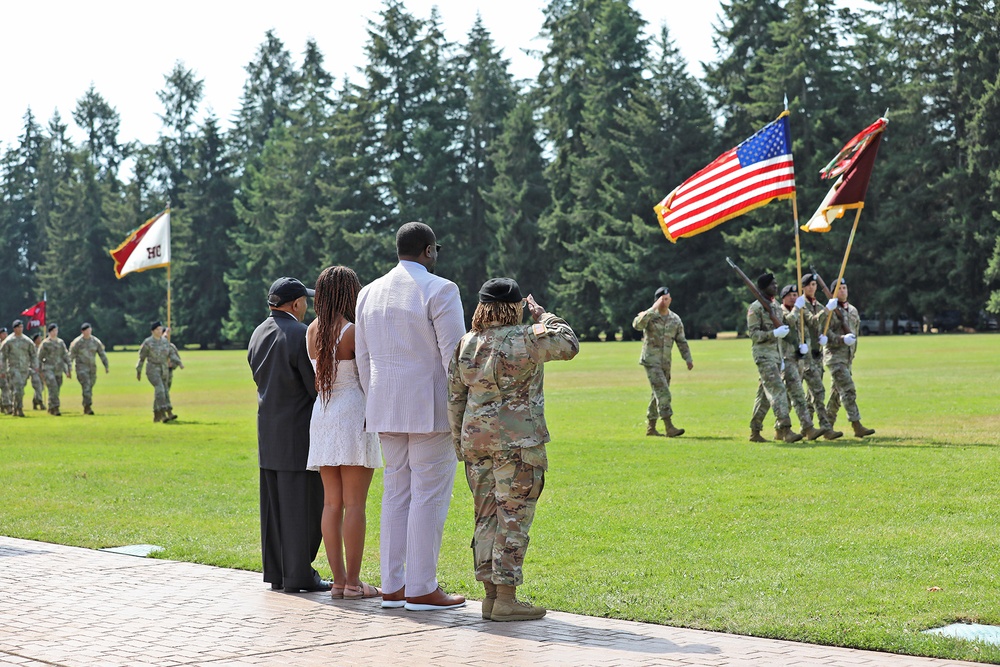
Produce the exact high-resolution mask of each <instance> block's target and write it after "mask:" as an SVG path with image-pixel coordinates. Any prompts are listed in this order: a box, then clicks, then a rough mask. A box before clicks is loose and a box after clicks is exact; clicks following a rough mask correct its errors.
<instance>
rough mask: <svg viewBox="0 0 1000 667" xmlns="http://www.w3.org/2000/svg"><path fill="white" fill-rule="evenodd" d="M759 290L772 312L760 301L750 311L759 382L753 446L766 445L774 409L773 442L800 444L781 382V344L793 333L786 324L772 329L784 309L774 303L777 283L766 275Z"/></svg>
mask: <svg viewBox="0 0 1000 667" xmlns="http://www.w3.org/2000/svg"><path fill="white" fill-rule="evenodd" d="M757 287H758V288H759V289H760V291H761V292H763V294H764V296H765V297H766V298H768V299H769V300H770V304H769V306H770V312H768V311H767V310H764V306H763V304H761V302H760V301H756V300H755V301H754V302H753V303H752V304H750V309H749V310H748V311H747V333H748V334H749V336H750V340H751V341H753V346H752V347H751V352H752V354H753V360H754V363H755V364H757V373H758V374H759V375H760V380H759V381H758V382H757V397H756V399H755V400H754V406H753V416H752V417H751V418H750V442H767V440H765V439H764V437H763V436H762V435H761V433H760V432H761V429H762V428H763V427H764V415H766V414H767V409H766V408H763V409H762V406H764V405H765V401H766V404H767V405H770V406H771V409H772V410H774V416H775V418H776V421H775V426H774V429H775V430H774V439H775V440H782V441H784V442H798V441H799V440H801V439H802V436H801V435H800V434H798V433H795V432H794V431H792V421H791V419H790V418H789V415H788V392H787V390H786V389H785V383H784V381H783V380H782V379H781V367H782V351H781V346H782V341H781V339H783V338H784V337H785V336H787V335H788V332H789V330H790V328H789V326H788V325H787V324H782V325H780V326H778V327H773V320H772V316H773V317H774V319H776V320H777V321H779V322H781V321H782V314H781V308H780V306H778V304H776V303H775V302H774V296H775V295H776V294H777V293H778V286H777V284H776V283H775V282H774V274H771V273H764V274H762V275H760V276H759V277H758V278H757Z"/></svg>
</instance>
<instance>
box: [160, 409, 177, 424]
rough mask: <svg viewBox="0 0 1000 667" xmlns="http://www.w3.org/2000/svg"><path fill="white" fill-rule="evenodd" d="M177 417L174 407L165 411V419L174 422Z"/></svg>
mask: <svg viewBox="0 0 1000 667" xmlns="http://www.w3.org/2000/svg"><path fill="white" fill-rule="evenodd" d="M175 419H177V415H175V414H174V410H173V408H167V409H166V410H164V411H163V421H165V422H172V421H173V420H175Z"/></svg>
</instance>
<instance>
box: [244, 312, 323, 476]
mask: <svg viewBox="0 0 1000 667" xmlns="http://www.w3.org/2000/svg"><path fill="white" fill-rule="evenodd" d="M247 361H249V362H250V369H251V370H252V371H253V379H254V382H256V383H257V459H258V463H259V465H260V467H261V468H267V469H269V470H285V471H290V470H305V469H306V460H307V459H308V458H309V420H310V418H311V417H312V409H313V402H314V401H315V400H316V374H315V372H314V371H313V367H312V364H311V363H310V361H309V355H308V354H307V353H306V325H304V324H302V323H301V322H299V321H298V320H296V319H295V317H293V316H292V315H290V314H288V313H285V312H283V311H278V310H272V311H271V316H270V317H268V318H267V319H266V320H264V321H263V322H262V323H261V324H260V325H259V326H258V327H257V328H256V329H255V330H254V332H253V335H252V336H250V347H249V350H248V352H247Z"/></svg>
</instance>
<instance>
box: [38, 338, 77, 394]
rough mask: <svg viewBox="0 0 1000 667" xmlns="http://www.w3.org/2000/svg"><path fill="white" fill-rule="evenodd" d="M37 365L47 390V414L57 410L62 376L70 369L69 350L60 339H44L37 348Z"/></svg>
mask: <svg viewBox="0 0 1000 667" xmlns="http://www.w3.org/2000/svg"><path fill="white" fill-rule="evenodd" d="M38 365H39V367H41V369H42V377H43V378H45V384H46V386H47V387H48V388H49V412H56V411H58V410H59V391H60V389H62V383H63V375H65V374H66V373H67V372H68V371H69V369H70V358H69V350H67V349H66V343H65V342H64V341H63V339H62V338H56V339H52V338H46V339H45V340H43V341H42V345H41V347H39V348H38Z"/></svg>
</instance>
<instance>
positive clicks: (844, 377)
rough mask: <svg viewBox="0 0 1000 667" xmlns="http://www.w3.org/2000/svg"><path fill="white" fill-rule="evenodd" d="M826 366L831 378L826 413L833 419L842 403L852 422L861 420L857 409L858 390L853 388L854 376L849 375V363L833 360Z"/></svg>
mask: <svg viewBox="0 0 1000 667" xmlns="http://www.w3.org/2000/svg"><path fill="white" fill-rule="evenodd" d="M827 368H829V369H830V376H831V377H832V378H833V383H832V384H833V386H832V387H831V388H830V402H829V403H827V404H826V413H827V415H828V416H829V417H830V419H834V420H835V419H836V418H837V411H838V410H840V404H841V403H843V404H844V410H845V411H846V412H847V418H848V419H850V420H851V421H852V422H858V421H861V413H860V412H859V411H858V392H857V390H856V389H855V388H854V378H853V377H852V376H851V364H850V363H845V362H842V361H835V362H833V363H831V364H830V365H829V366H827Z"/></svg>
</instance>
